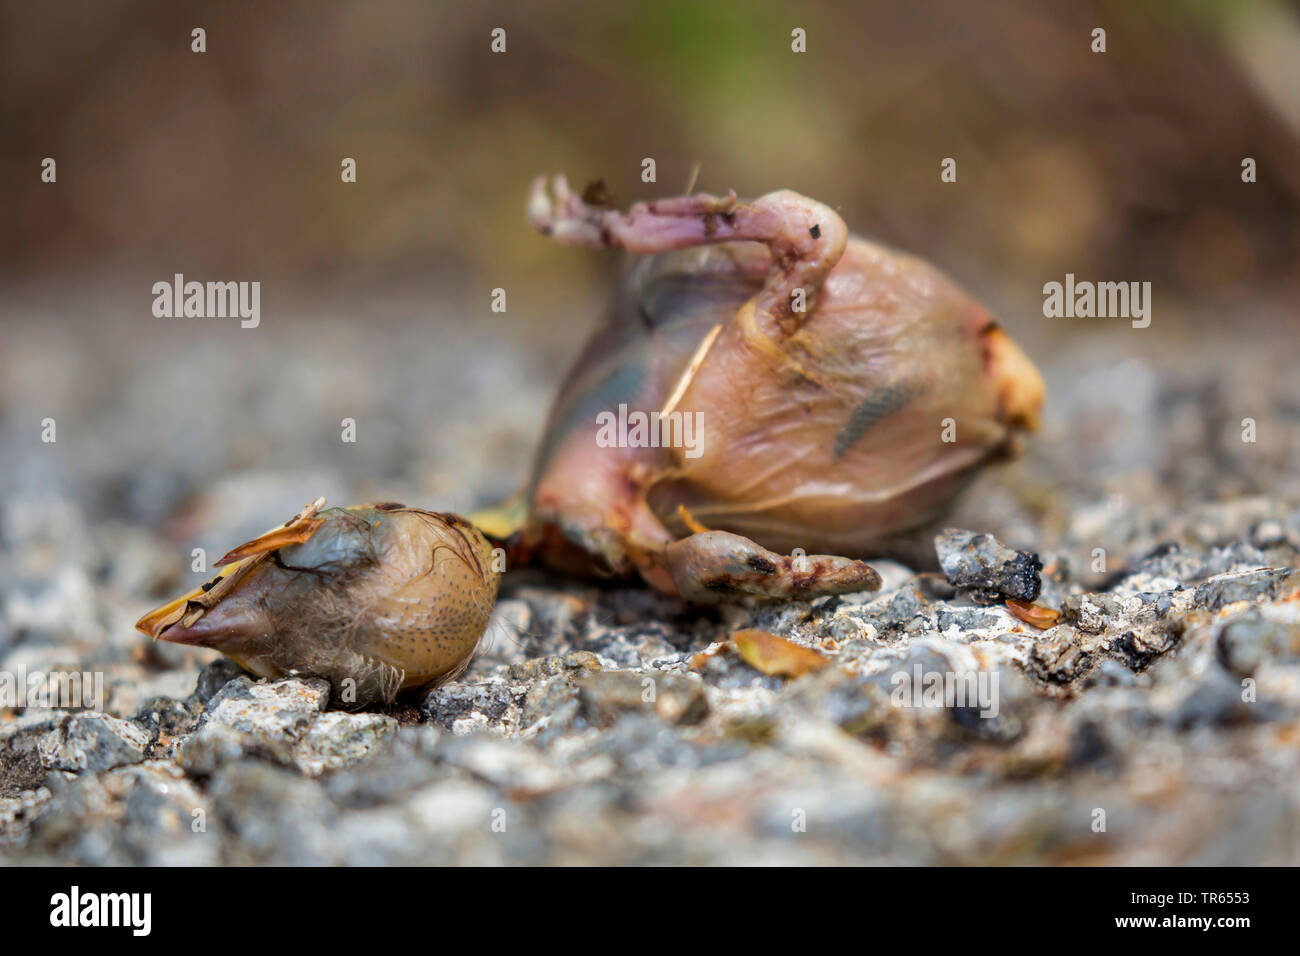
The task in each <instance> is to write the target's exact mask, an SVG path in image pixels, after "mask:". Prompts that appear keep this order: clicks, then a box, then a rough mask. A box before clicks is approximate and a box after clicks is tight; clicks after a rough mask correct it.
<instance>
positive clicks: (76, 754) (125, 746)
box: [38, 713, 149, 771]
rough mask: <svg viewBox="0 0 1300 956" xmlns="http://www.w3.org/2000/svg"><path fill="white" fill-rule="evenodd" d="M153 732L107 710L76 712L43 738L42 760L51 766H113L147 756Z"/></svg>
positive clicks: (106, 768)
mask: <svg viewBox="0 0 1300 956" xmlns="http://www.w3.org/2000/svg"><path fill="white" fill-rule="evenodd" d="M148 746H149V735H148V734H147V733H145V732H144V731H143V730H141V729H140V728H139V727H137V726H136V725H135V724H133V723H131V722H130V721H126V720H119V719H118V718H116V717H110V716H108V715H107V714H99V713H84V714H75V715H73V716H72V717H70V718H69V719H68V721H67V723H65V724H63V725H62V726H61V727H58V728H56V729H54V730H51V731H50V732H49V733H48V734H46V735H45V736H44V737H43V738H42V739H41V741H40V744H39V745H38V749H39V751H40V757H41V763H42V764H44V765H45V767H47V768H48V769H50V770H70V771H82V770H111V769H113V768H114V767H121V766H124V765H126V764H133V763H139V762H140V761H142V760H144V757H145V750H146V749H147V748H148Z"/></svg>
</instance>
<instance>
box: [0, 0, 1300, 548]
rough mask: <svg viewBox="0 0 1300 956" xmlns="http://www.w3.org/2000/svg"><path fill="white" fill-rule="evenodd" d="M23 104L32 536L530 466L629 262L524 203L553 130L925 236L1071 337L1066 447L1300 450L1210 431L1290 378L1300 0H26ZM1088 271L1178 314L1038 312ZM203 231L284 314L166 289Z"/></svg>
mask: <svg viewBox="0 0 1300 956" xmlns="http://www.w3.org/2000/svg"><path fill="white" fill-rule="evenodd" d="M195 27H202V28H203V29H204V30H205V31H206V47H207V51H206V52H205V53H202V54H196V53H193V52H191V30H192V29H194V28H195ZM497 27H501V28H503V29H505V31H506V51H505V52H504V53H493V52H492V51H491V48H490V43H491V31H492V30H493V29H494V28H497ZM796 27H798V28H802V29H803V30H805V31H806V35H807V52H806V53H803V54H795V53H793V52H792V51H791V31H792V30H793V29H794V28H796ZM1097 27H1101V28H1103V29H1105V31H1106V52H1105V53H1102V54H1099V53H1094V52H1092V45H1093V38H1092V31H1093V30H1094V29H1095V28H1097ZM0 109H2V110H3V125H4V130H5V134H4V138H3V145H2V146H0V177H2V179H3V182H4V183H5V193H6V197H5V210H6V217H5V218H6V222H7V228H5V229H3V230H0V336H3V343H4V349H3V357H2V358H0V375H2V376H3V381H0V441H3V455H2V456H0V457H2V458H3V460H4V461H5V467H4V474H3V478H0V481H3V486H2V487H0V492H3V493H4V500H5V501H6V502H7V504H6V506H5V507H7V508H8V514H9V518H8V519H7V522H6V524H5V525H4V527H5V528H6V529H7V531H6V533H7V535H8V538H7V542H8V544H9V545H10V546H11V547H13V546H15V545H18V544H21V542H22V540H23V539H24V538H23V536H24V535H27V534H37V533H38V532H40V528H41V527H49V526H50V525H51V523H54V524H55V525H57V522H56V521H55V519H54V518H53V517H51V514H53V513H54V512H49V511H45V510H42V509H43V508H45V507H46V506H47V505H48V507H50V508H54V509H55V512H57V513H63V511H64V510H66V509H67V508H72V509H74V511H75V516H74V517H70V518H68V521H70V522H72V524H73V525H77V524H78V522H80V521H88V522H89V523H90V524H92V525H93V524H95V523H96V522H105V521H107V522H113V523H115V524H114V525H113V527H114V528H115V531H114V533H116V534H118V535H119V536H120V535H121V534H122V533H123V532H122V529H121V528H119V527H117V525H118V524H121V525H123V526H125V527H127V528H136V529H147V530H149V531H150V532H151V533H154V532H157V533H164V534H165V535H166V536H167V539H168V540H169V541H171V542H172V543H174V545H175V546H176V547H177V548H178V549H183V548H184V547H186V546H188V545H190V544H194V543H195V542H198V541H200V540H202V541H203V543H204V544H206V545H208V546H209V547H219V548H221V547H225V546H226V545H228V544H231V543H233V542H235V541H237V540H241V539H242V537H243V536H246V535H247V534H255V533H258V532H260V531H261V530H263V528H264V527H265V526H266V524H267V523H268V519H269V520H271V521H275V520H282V518H283V517H286V516H288V515H289V514H292V513H293V512H294V511H295V510H296V509H297V508H299V507H300V506H301V505H302V503H303V502H304V501H306V500H308V499H310V498H311V497H313V496H314V495H315V494H317V493H318V492H319V493H326V494H327V495H328V496H329V497H330V498H331V499H332V500H333V501H335V502H336V503H342V501H343V500H349V501H351V500H361V499H365V498H390V499H391V498H395V497H397V498H401V497H407V498H410V499H413V500H415V501H417V502H419V503H422V504H427V505H430V506H435V507H451V508H458V509H462V510H463V509H468V508H471V507H474V506H476V505H479V504H482V503H484V502H486V501H488V500H490V499H493V498H497V497H501V496H504V495H507V494H509V493H510V492H512V491H513V490H514V489H515V488H516V487H517V486H518V484H519V482H520V481H521V480H522V478H523V475H524V473H525V471H526V469H527V466H528V463H529V459H530V456H531V449H532V447H533V444H534V443H535V441H536V438H537V435H538V430H539V429H540V427H541V424H542V421H543V417H544V414H545V409H546V405H547V403H548V401H549V397H550V395H551V394H552V392H553V391H554V389H555V386H556V384H557V383H558V381H559V379H560V377H561V375H562V373H563V370H564V366H565V365H566V364H567V363H568V362H569V361H570V360H571V358H572V357H573V355H574V354H575V353H576V351H577V350H578V348H579V347H580V345H581V342H582V339H583V337H584V336H585V335H586V334H587V332H588V331H589V330H590V329H591V328H592V327H593V326H594V324H595V323H596V321H597V320H598V318H599V315H600V311H601V308H602V303H603V302H604V300H605V299H606V297H607V296H608V294H609V291H610V287H611V284H612V283H613V282H614V281H615V277H616V272H617V268H618V261H617V257H616V256H612V255H602V254H601V253H599V252H594V251H584V250H567V249H560V248H557V247H554V246H553V245H552V244H550V243H548V242H546V241H545V240H543V239H541V238H540V237H538V236H537V235H535V234H534V233H533V232H532V231H531V230H530V229H529V228H528V226H527V224H526V222H525V219H524V215H523V205H524V199H525V195H526V192H527V187H528V183H529V181H530V179H531V178H532V177H533V176H534V175H536V174H538V173H541V172H548V171H551V172H553V171H565V172H567V173H568V174H569V176H570V178H571V179H572V180H573V181H574V182H575V183H577V184H579V185H581V184H582V183H584V182H586V181H589V180H594V179H597V178H601V179H603V180H604V181H605V183H606V184H607V185H608V187H609V190H610V192H611V193H612V195H613V197H614V201H615V202H617V203H619V204H620V205H622V204H627V203H630V202H632V201H635V200H638V199H644V198H649V197H652V196H658V195H667V194H675V193H678V192H680V191H682V190H683V189H684V188H685V186H686V185H687V182H688V180H689V178H690V176H691V171H692V169H693V168H694V167H695V166H696V165H697V164H698V165H699V168H700V174H699V178H698V183H697V188H699V189H702V190H707V191H719V192H720V191H725V190H726V189H728V188H735V189H736V190H737V191H738V192H739V193H740V194H742V195H756V194H760V193H763V192H766V191H769V190H772V189H777V188H790V189H795V190H799V191H802V192H805V193H808V194H810V195H813V196H815V197H817V198H818V199H821V200H823V201H825V202H827V203H829V204H831V205H833V206H835V207H836V208H838V209H839V210H840V211H841V213H842V214H843V216H844V218H845V219H846V221H847V222H848V223H849V224H850V226H851V227H852V228H853V229H854V230H855V231H857V232H859V233H861V234H864V235H868V236H872V237H874V238H877V239H879V240H882V241H884V242H887V243H890V244H893V245H896V246H899V247H901V248H904V249H908V250H910V251H913V252H916V253H919V254H921V255H923V256H925V257H927V258H929V259H931V260H932V261H934V262H935V263H937V264H938V265H939V266H941V267H942V268H944V269H946V270H947V271H949V272H950V273H951V274H952V275H953V276H954V277H955V278H957V279H958V280H959V281H960V282H962V283H963V284H965V285H966V286H967V287H969V288H970V289H971V290H972V291H973V292H974V293H975V294H976V296H977V297H978V298H980V299H981V300H982V301H984V302H985V303H986V304H987V305H988V306H989V308H990V309H991V310H992V311H993V312H994V313H995V314H997V315H998V316H999V317H1000V318H1001V320H1002V321H1003V322H1004V324H1005V325H1007V326H1008V327H1009V328H1010V329H1011V331H1012V333H1013V335H1014V336H1015V337H1016V338H1017V339H1018V340H1020V341H1021V342H1022V343H1023V344H1024V345H1025V347H1026V349H1027V350H1028V351H1029V353H1030V354H1031V355H1032V356H1033V357H1034V358H1035V360H1036V361H1038V362H1039V363H1040V364H1041V365H1042V366H1043V367H1044V369H1045V372H1046V373H1047V375H1048V378H1049V384H1050V386H1051V389H1052V390H1051V391H1050V392H1049V414H1048V419H1047V426H1046V430H1045V433H1044V437H1043V439H1042V440H1041V442H1040V444H1039V446H1038V447H1039V451H1038V452H1037V453H1036V454H1037V455H1038V456H1039V458H1038V459H1037V460H1039V461H1040V462H1041V461H1046V462H1047V463H1048V464H1047V465H1046V466H1045V471H1044V474H1046V475H1047V476H1048V479H1044V480H1045V481H1050V482H1058V481H1071V480H1076V479H1077V480H1079V481H1084V480H1087V481H1089V482H1090V484H1089V486H1088V489H1087V494H1088V495H1089V496H1091V497H1093V498H1097V499H1098V500H1105V499H1106V496H1107V495H1108V494H1110V493H1111V491H1112V490H1113V489H1108V487H1107V481H1108V478H1107V475H1108V474H1110V473H1118V472H1120V471H1123V472H1124V473H1125V474H1129V475H1132V474H1140V476H1141V477H1142V480H1143V481H1145V482H1146V484H1147V486H1148V487H1151V488H1166V489H1167V488H1170V487H1174V488H1183V489H1185V490H1188V491H1190V492H1194V493H1196V494H1200V495H1202V496H1208V497H1214V496H1216V495H1221V494H1222V495H1228V494H1240V493H1260V492H1265V491H1273V490H1277V489H1276V487H1275V486H1276V484H1277V482H1279V481H1283V480H1286V476H1287V475H1290V474H1294V472H1295V471H1296V469H1295V468H1294V467H1293V466H1294V465H1295V464H1296V460H1295V455H1296V453H1295V451H1294V450H1293V449H1292V448H1291V447H1290V445H1289V444H1288V443H1286V442H1279V441H1277V440H1276V439H1277V437H1278V435H1279V433H1278V432H1277V431H1276V430H1275V431H1273V432H1272V433H1271V435H1270V436H1269V437H1271V438H1272V439H1273V440H1272V441H1271V442H1267V441H1265V440H1264V439H1261V444H1260V447H1259V448H1254V449H1248V451H1249V452H1250V454H1251V457H1250V458H1249V459H1246V458H1243V457H1242V455H1241V454H1240V453H1239V451H1238V450H1237V449H1236V448H1235V446H1234V447H1229V448H1227V449H1226V450H1224V451H1223V452H1222V454H1215V455H1206V454H1203V452H1205V450H1206V448H1208V447H1210V446H1214V447H1216V448H1217V447H1221V446H1224V445H1225V444H1231V443H1230V442H1228V439H1227V437H1226V436H1227V434H1228V432H1227V431H1225V430H1226V429H1230V428H1236V427H1237V426H1236V424H1235V423H1236V422H1237V421H1238V420H1239V419H1240V418H1241V417H1243V416H1244V415H1246V414H1249V413H1250V412H1251V409H1252V408H1253V409H1255V413H1256V416H1257V417H1260V418H1264V417H1267V415H1266V413H1271V412H1275V411H1279V410H1280V411H1281V412H1282V413H1283V416H1284V417H1289V418H1294V416H1295V413H1296V409H1297V407H1300V403H1298V402H1297V400H1296V397H1295V394H1294V389H1292V388H1291V387H1290V386H1289V384H1288V383H1289V381H1290V379H1291V378H1292V377H1293V376H1294V367H1295V364H1294V363H1295V358H1296V348H1295V346H1296V335H1295V333H1296V330H1297V315H1296V303H1297V301H1298V299H1300V297H1298V296H1297V291H1298V290H1300V284H1298V282H1297V279H1298V278H1300V225H1298V222H1300V218H1298V217H1297V207H1298V204H1300V164H1297V162H1296V157H1297V155H1298V154H1300V149H1298V147H1300V16H1298V15H1297V12H1296V8H1295V7H1294V6H1293V5H1289V4H1284V3H1281V2H1276V0H1242V2H1227V0H1225V2H1218V0H1188V2H1172V0H1161V2H1147V3H1142V4H1133V3H1127V2H1096V3H1071V4H1054V3H1029V2H999V3H981V4H978V5H975V4H968V3H964V2H960V0H954V2H945V0H934V2H924V3H916V2H869V3H861V2H852V3H850V2H842V3H841V2H818V3H799V4H778V3H775V2H754V3H734V2H729V0H711V2H699V3H690V2H676V0H673V2H660V3H653V4H638V3H620V4H595V3H576V2H574V3H530V4H517V3H503V2H486V3H477V4H473V5H466V4H451V3H428V2H414V0H367V2H296V3H295V2H281V3H275V4H254V3H228V2H222V3H201V2H196V3H175V2H169V0H121V2H117V3H113V4H105V3H102V2H98V0H87V2H76V0H60V2H57V3H47V4H30V3H18V2H6V3H4V4H3V6H0ZM45 157H52V158H54V159H56V161H57V176H58V178H57V182H56V183H53V184H48V183H42V182H41V179H40V172H41V161H42V159H43V158H45ZM344 157H352V158H354V159H355V160H356V162H357V182H356V183H354V184H344V183H342V182H341V181H340V163H341V161H342V159H343V158H344ZM646 157H651V158H653V159H654V160H655V161H656V166H657V179H658V181H657V182H656V183H653V184H646V183H642V182H641V177H640V174H641V169H642V160H643V159H644V158H646ZM945 157H952V158H955V159H956V160H957V173H958V178H957V182H956V183H943V182H941V180H940V176H939V172H940V162H941V161H942V160H943V159H944V158H945ZM1245 157H1251V158H1253V159H1254V160H1255V161H1256V164H1257V168H1258V181H1257V182H1254V183H1250V184H1247V183H1243V182H1242V175H1241V173H1242V160H1243V158H1245ZM1067 272H1073V273H1075V274H1076V276H1078V277H1079V278H1080V279H1092V280H1123V281H1150V282H1151V283H1152V286H1153V321H1152V325H1151V327H1150V328H1149V329H1145V330H1133V329H1131V328H1130V327H1129V324H1128V323H1127V322H1126V321H1124V320H1116V319H1110V320H1106V319H1046V318H1044V317H1043V315H1042V301H1043V295H1042V287H1043V284H1044V283H1045V282H1049V281H1062V280H1063V278H1064V275H1065V273H1067ZM175 273H183V274H184V275H185V276H186V277H187V279H196V280H199V281H207V280H237V281H253V280H256V281H260V282H261V284H262V290H261V313H262V316H261V326H260V327H259V328H257V329H247V330H246V329H241V328H240V327H239V325H238V322H237V321H233V320H220V319H159V318H155V317H154V316H153V315H152V313H151V305H152V301H153V294H152V292H151V287H152V284H153V283H154V282H157V281H162V280H170V279H171V277H172V276H173V274H175ZM498 287H500V288H503V289H505V290H506V292H507V296H508V298H507V304H508V307H507V311H506V312H505V313H504V314H494V313H493V312H492V311H491V309H490V303H491V298H490V297H491V290H492V289H494V288H498ZM1189 357H1190V358H1189ZM1188 362H1191V363H1192V364H1197V363H1200V364H1202V365H1204V366H1205V367H1206V368H1207V369H1210V370H1211V372H1212V374H1208V375H1202V376H1200V377H1197V378H1195V379H1194V380H1192V381H1190V382H1188V381H1182V380H1180V379H1178V378H1177V375H1178V374H1179V373H1178V372H1177V369H1180V368H1183V367H1184V366H1186V365H1187V363H1188ZM1261 389H1262V390H1263V391H1260V390H1261ZM1252 390H1253V391H1252ZM1248 393H1249V394H1248ZM1252 403H1253V404H1252ZM47 417H49V418H53V419H55V421H56V422H57V428H58V431H57V436H58V438H57V442H56V443H54V444H48V443H42V442H41V441H40V435H41V422H42V421H43V420H44V419H45V418H47ZM344 418H353V419H355V420H356V421H357V432H358V440H357V442H356V443H355V444H347V443H343V442H341V441H340V431H341V422H342V420H343V419H344ZM1157 428H1159V429H1163V432H1162V434H1163V435H1164V436H1165V438H1166V439H1168V440H1156V439H1153V437H1152V436H1153V431H1152V430H1153V429H1157ZM1081 440H1082V441H1081ZM1034 461H1035V459H1034V458H1031V459H1030V463H1029V464H1028V465H1026V466H1025V467H1027V468H1031V469H1032V467H1034V465H1033V462H1034ZM33 502H46V505H39V506H38V505H35V504H33ZM20 503H21V504H20ZM33 515H38V516H40V517H39V518H36V517H32V516H33ZM1038 517H1041V514H1039V515H1038ZM29 526H31V527H29ZM214 529H215V530H214ZM1038 530H1039V531H1040V532H1041V531H1042V528H1041V527H1040V528H1039V529H1038ZM209 532H210V533H212V534H219V540H215V541H214V540H209V539H207V538H205V534H208V533H209ZM40 533H44V532H40ZM179 553H182V554H183V553H185V552H184V551H183V550H181V551H180V552H179ZM172 560H174V554H173V555H172Z"/></svg>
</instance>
